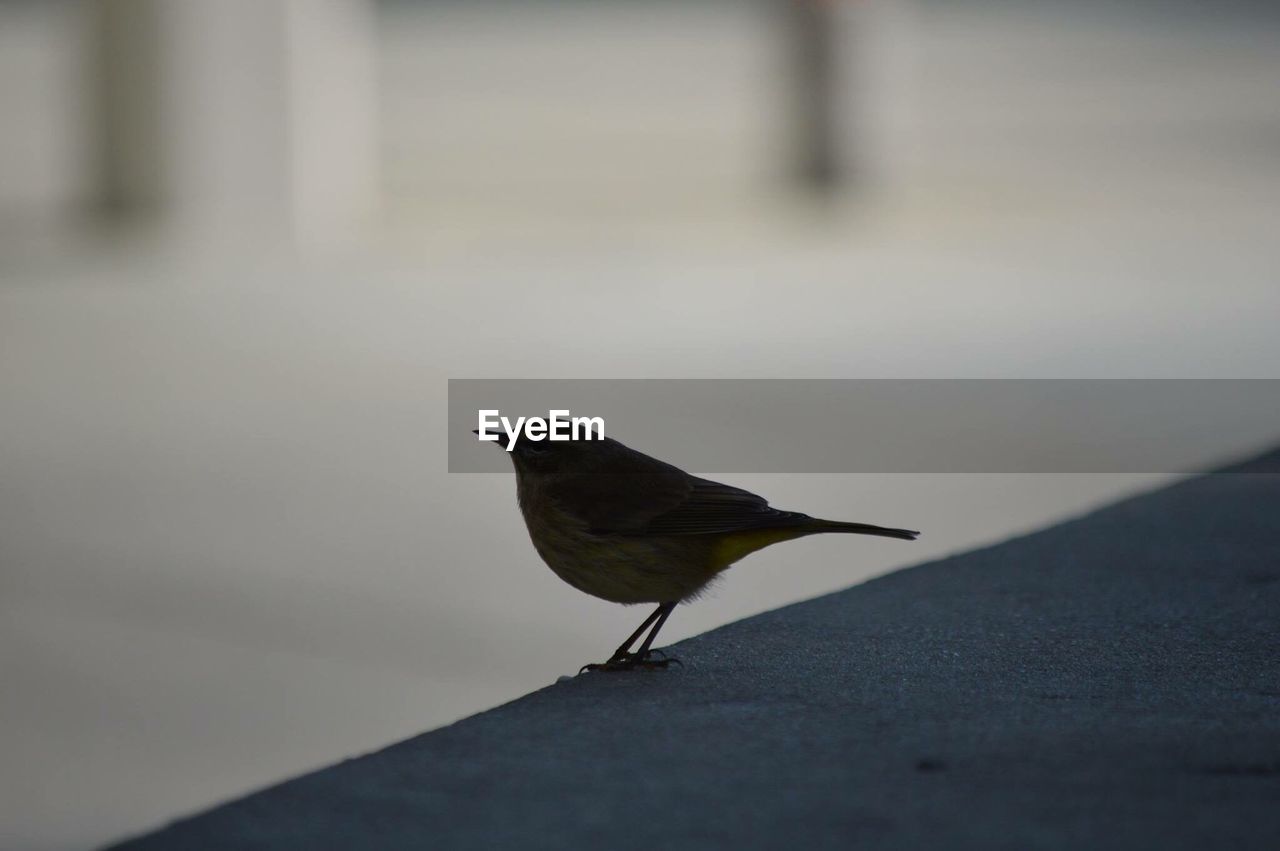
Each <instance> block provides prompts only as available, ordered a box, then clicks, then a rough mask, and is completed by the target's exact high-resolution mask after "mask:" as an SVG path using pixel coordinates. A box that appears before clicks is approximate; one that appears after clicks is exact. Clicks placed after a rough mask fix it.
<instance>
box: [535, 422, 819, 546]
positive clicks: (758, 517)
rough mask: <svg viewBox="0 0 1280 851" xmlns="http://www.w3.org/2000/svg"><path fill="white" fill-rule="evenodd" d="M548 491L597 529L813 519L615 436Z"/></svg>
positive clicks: (686, 529)
mask: <svg viewBox="0 0 1280 851" xmlns="http://www.w3.org/2000/svg"><path fill="white" fill-rule="evenodd" d="M547 495H548V496H550V497H551V498H552V499H554V500H555V501H556V502H557V503H558V504H559V505H560V506H561V508H563V509H565V510H567V511H568V512H569V513H571V514H573V515H574V516H576V517H578V518H579V519H580V520H582V521H583V522H584V523H585V524H586V525H587V526H588V528H590V529H591V531H593V532H596V533H597V534H616V535H707V534H715V533H721V532H735V531H741V530H745V529H763V528H778V527H785V526H796V525H801V524H803V523H805V522H807V521H809V520H811V518H810V517H808V516H806V515H804V514H797V513H795V512H791V511H779V510H778V509H776V508H770V507H769V503H768V502H766V501H765V499H764V498H763V497H760V496H757V495H756V494H753V493H751V492H750V491H745V490H742V489H741V488H735V487H733V486H731V485H724V484H721V483H719V482H713V481H710V480H709V479H700V478H698V477H697V476H691V475H689V474H688V473H686V472H685V471H683V470H681V469H680V468H679V467H675V466H672V465H671V464H668V463H666V462H664V461H659V460H658V459H656V458H652V457H650V456H648V455H645V454H643V453H641V452H637V451H636V450H634V449H631V448H629V447H626V446H623V445H622V444H620V443H617V442H616V441H613V440H607V441H605V446H604V447H603V451H601V452H599V453H598V454H597V455H596V456H595V458H594V459H593V463H592V465H591V467H590V471H589V472H583V473H579V474H576V475H573V476H571V477H567V478H561V479H559V480H558V481H556V482H555V483H554V484H550V485H549V487H548V488H547Z"/></svg>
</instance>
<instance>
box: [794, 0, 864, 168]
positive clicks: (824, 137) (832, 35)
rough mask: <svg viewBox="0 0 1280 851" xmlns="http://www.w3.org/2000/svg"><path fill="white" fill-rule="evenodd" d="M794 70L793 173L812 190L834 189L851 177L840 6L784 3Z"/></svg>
mask: <svg viewBox="0 0 1280 851" xmlns="http://www.w3.org/2000/svg"><path fill="white" fill-rule="evenodd" d="M783 2H784V3H785V5H786V9H787V21H786V29H787V38H788V42H789V44H788V48H789V53H790V65H791V76H792V80H791V87H790V91H789V97H790V99H791V113H792V118H791V120H792V123H793V132H794V139H795V141H794V145H795V147H794V152H793V155H792V156H793V157H794V169H795V173H796V176H797V177H798V178H799V180H800V181H801V183H802V184H803V185H805V186H807V187H809V188H811V189H815V190H819V191H828V190H832V189H835V188H836V187H838V186H839V185H840V183H841V182H842V181H843V179H844V178H845V177H846V171H847V166H848V164H847V163H846V162H844V161H843V157H842V153H843V152H842V150H841V139H840V122H839V114H838V110H839V107H840V92H839V65H838V59H839V57H838V54H837V48H838V46H839V38H840V33H839V30H838V27H837V25H838V23H839V18H838V16H837V15H836V9H835V6H836V3H837V2H838V0H783Z"/></svg>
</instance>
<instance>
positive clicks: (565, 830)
mask: <svg viewBox="0 0 1280 851" xmlns="http://www.w3.org/2000/svg"><path fill="white" fill-rule="evenodd" d="M1235 471H1236V472H1242V471H1243V472H1248V473H1252V474H1241V475H1213V476H1206V477H1202V478H1198V479H1194V480H1190V481H1186V482H1183V483H1181V484H1178V485H1176V486H1173V487H1170V488H1168V489H1166V490H1162V491H1159V492H1156V493H1153V494H1149V495H1146V496H1142V497H1139V498H1136V499H1132V500H1129V501H1126V502H1123V503H1120V504H1118V505H1115V506H1112V507H1110V508H1107V509H1105V510H1102V511H1099V512H1097V513H1095V514H1092V515H1090V516H1087V517H1084V518H1082V519H1079V520H1075V521H1072V522H1068V523H1064V524H1062V525H1059V526H1056V527H1053V528H1050V529H1047V530H1045V531H1042V532H1039V533H1036V534H1033V535H1029V536H1027V537H1024V538H1020V539H1017V540H1013V541H1010V542H1007V543H1004V544H1000V545H998V546H994V547H991V548H988V549H984V550H979V551H977V552H973V553H969V554H966V555H962V556H957V557H954V558H949V559H945V560H943V561H939V562H935V563H931V564H926V565H923V566H920V567H916V568H913V569H910V570H904V571H900V572H898V573H894V574H892V575H889V576H886V577H884V578H882V579H879V580H876V581H873V582H869V583H867V584H865V585H861V586H858V587H855V588H851V589H849V590H847V591H843V592H840V593H838V594H832V595H830V596H827V597H823V598H820V599H817V600H812V601H810V602H806V603H801V604H799V605H795V606H790V607H787V608H784V609H780V610H777V611H774V612H769V613H767V614H763V615H760V616H758V617H754V618H750V619H748V620H744V621H741V622H738V623H734V624H730V625H729V626H726V627H724V628H722V629H718V630H715V631H714V632H710V633H707V634H705V635H702V636H698V637H697V638H693V639H690V640H688V641H685V642H682V643H680V644H679V645H677V647H676V652H677V653H678V655H679V656H680V657H681V658H682V659H683V660H684V662H685V664H686V667H684V668H683V669H679V670H670V671H666V672H653V673H647V674H646V673H638V674H632V675H603V674H595V675H588V676H582V677H578V678H577V679H575V680H572V681H566V682H563V683H560V684H557V685H554V686H551V687H549V688H546V689H543V690H542V691H539V692H536V693H534V694H531V695H529V696H527V697H525V698H522V699H520V700H517V701H515V702H513V703H510V704H507V705H506V706H502V707H499V708H497V709H494V710H492V711H490V712H486V713H483V714H481V715H477V716H475V717H472V718H469V719H466V720H465V721H461V722H459V723H457V724H454V725H453V726H450V727H447V728H444V729H441V730H436V731H434V732H431V733H427V734H425V735H422V736H419V737H417V738H414V739H410V740H409V741H406V742H402V743H400V744H397V745H394V746H392V747H390V748H387V749H386V750H384V751H381V752H379V753H375V754H372V755H369V756H365V757H362V758H360V759H355V760H350V761H347V762H344V763H341V764H339V765H335V766H333V767H331V768H327V769H324V770H322V771H317V772H315V773H313V774H309V775H306V776H304V777H301V778H298V779H296V780H293V781H290V782H287V783H283V784H281V785H279V786H276V787H273V788H270V789H267V790H265V791H263V792H260V793H258V794H255V795H251V796H249V797H246V798H243V799H241V800H239V801H235V802H233V803H230V804H227V805H225V806H222V807H218V808H217V809H214V810H211V811H209V812H207V813H204V814H202V815H199V816H196V817H194V818H190V819H187V820H184V821H181V822H178V823H176V824H174V825H172V826H170V827H168V828H166V829H164V830H161V831H159V832H157V833H154V834H151V835H149V836H145V837H142V838H140V839H137V840H134V841H132V842H127V843H124V844H122V845H118V846H115V847H116V848H120V849H126V848H127V849H133V851H143V849H184V851H187V850H188V849H206V848H207V849H215V848H217V849H224V848H237V849H266V848H273V849H274V848H308V849H327V848H365V849H367V848H374V849H382V848H387V849H390V848H504V847H513V848H567V847H581V848H615V849H616V848H636V849H645V850H646V851H653V849H659V848H661V849H671V848H705V847H733V848H778V847H782V846H784V844H795V845H796V847H802V848H806V849H809V848H839V849H845V848H849V847H851V846H853V845H854V844H865V845H866V846H868V847H874V848H877V849H885V848H928V849H936V848H970V847H972V848H979V847H981V848H991V847H1004V848H1018V849H1022V848H1095V849H1096V848H1125V849H1132V848H1160V849H1172V848H1188V849H1191V848H1195V849H1203V848H1258V849H1263V848H1266V849H1272V848H1280V452H1277V453H1273V454H1271V455H1269V456H1265V457H1263V458H1260V459H1258V460H1256V461H1254V462H1251V463H1250V464H1247V465H1243V466H1242V467H1239V468H1236V470H1235ZM1263 474H1266V475H1263Z"/></svg>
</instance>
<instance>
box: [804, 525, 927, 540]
mask: <svg viewBox="0 0 1280 851" xmlns="http://www.w3.org/2000/svg"><path fill="white" fill-rule="evenodd" d="M811 528H812V529H813V531H814V532H815V533H822V532H847V533H849V534H852V535H879V536H880V537H881V538H898V539H899V540H903V541H914V540H915V539H916V538H917V537H919V535H920V533H919V532H913V531H911V530H910V529H890V528H889V527H887V526H872V525H871V524H870V523H844V522H841V521H839V520H815V521H814V525H813V526H812V527H811Z"/></svg>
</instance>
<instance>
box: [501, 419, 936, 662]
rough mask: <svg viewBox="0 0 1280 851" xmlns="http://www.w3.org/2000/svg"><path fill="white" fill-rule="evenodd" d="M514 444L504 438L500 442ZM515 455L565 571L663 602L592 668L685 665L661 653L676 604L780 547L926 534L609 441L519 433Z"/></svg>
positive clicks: (539, 545) (523, 488) (598, 589)
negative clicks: (794, 502)
mask: <svg viewBox="0 0 1280 851" xmlns="http://www.w3.org/2000/svg"><path fill="white" fill-rule="evenodd" d="M476 433H477V434H479V432H478V431H477V432H476ZM509 443H510V438H508V437H506V436H504V435H499V438H498V444H499V445H500V446H502V448H504V449H506V448H507V446H508V445H509ZM508 454H510V456H511V460H512V463H513V464H514V465H515V470H516V496H517V499H518V501H519V503H520V511H521V513H522V514H523V515H524V521H525V525H526V526H528V528H529V537H530V538H531V539H532V541H533V546H534V548H535V549H536V550H537V551H538V555H540V556H542V560H543V561H545V562H546V563H547V565H548V566H549V567H550V568H551V569H552V570H553V571H555V573H556V575H557V576H559V577H560V578H561V579H563V580H564V581H565V582H567V583H569V584H570V585H572V586H573V587H574V588H577V589H578V590H579V591H583V592H585V593H587V594H590V595H592V596H593V597H599V598H601V599H602V600H609V601H610V602H613V603H623V604H631V603H657V604H658V608H657V609H655V610H654V611H653V613H652V614H651V615H649V617H647V618H645V620H644V623H642V624H640V627H639V628H638V629H637V630H636V631H635V632H633V633H632V634H631V636H630V637H629V638H628V639H627V640H626V641H624V642H623V643H622V646H620V647H619V648H618V649H617V650H616V651H615V652H614V654H613V655H612V656H610V657H609V659H608V660H607V661H605V662H602V663H599V664H590V665H584V666H583V668H582V670H583V671H626V670H631V669H634V668H665V667H666V666H667V665H668V664H669V663H670V662H673V661H677V660H675V659H671V658H668V657H667V656H666V654H664V653H662V651H661V650H653V649H651V647H652V645H653V640H654V638H655V637H656V636H657V634H658V630H660V629H662V625H663V624H664V623H666V621H667V618H668V617H669V616H670V615H671V612H672V610H673V609H675V607H676V605H677V604H679V603H682V602H687V601H689V600H692V599H694V598H696V597H697V596H698V595H699V594H700V593H701V592H702V591H703V589H705V588H706V587H707V584H708V583H709V582H710V581H711V580H712V579H714V578H715V577H716V575H717V574H719V573H720V572H721V571H723V570H724V569H725V568H727V567H729V565H731V564H733V563H734V562H736V561H738V560H739V559H741V558H743V557H744V556H746V555H749V554H750V553H753V552H755V551H756V550H759V549H763V548H764V547H767V546H769V545H770V544H776V543H778V542H779V541H790V540H792V539H794V538H802V537H805V536H806V535H817V534H821V533H824V532H846V533H853V534H858V535H879V536H881V537H885V538H899V539H901V540H904V541H914V540H915V539H916V537H917V536H918V535H919V534H920V533H919V532H913V531H911V530H909V529H890V528H886V527H884V526H872V525H870V524H867V523H843V522H839V521H835V520H819V519H817V518H816V517H810V516H809V515H807V514H801V513H799V512H796V511H781V510H779V509H777V508H772V507H770V506H769V503H768V502H767V501H766V500H765V499H764V498H763V497H760V496H757V495H755V494H753V493H750V492H749V491H745V490H742V489H741V488H735V487H732V486H731V485H725V484H721V483H719V482H713V481H710V480H708V479H700V478H698V477H697V476H691V475H689V474H688V473H686V472H685V471H683V470H681V469H679V468H678V467H674V466H672V465H670V464H667V463H665V462H663V461H659V460H658V459H656V458H650V457H649V456H648V455H645V454H643V453H641V452H637V451H636V450H634V449H630V448H628V447H626V446H624V445H622V444H621V443H619V442H618V441H616V440H614V439H612V438H607V437H601V436H593V437H592V439H589V440H588V439H579V440H568V441H550V440H542V441H533V440H520V441H518V442H517V443H516V446H515V448H514V449H513V450H512V451H511V452H510V453H508ZM645 630H648V634H647V635H645V636H644V640H643V641H642V642H641V644H640V646H639V648H638V649H637V650H636V651H635V652H632V650H631V647H632V645H634V644H635V643H636V642H637V641H639V640H640V636H641V635H642V634H644V633H645ZM655 654H657V656H655Z"/></svg>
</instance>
